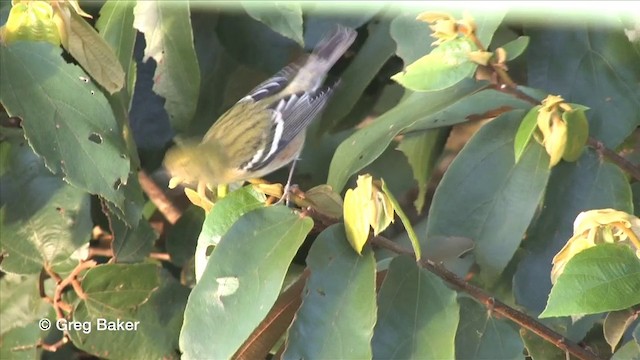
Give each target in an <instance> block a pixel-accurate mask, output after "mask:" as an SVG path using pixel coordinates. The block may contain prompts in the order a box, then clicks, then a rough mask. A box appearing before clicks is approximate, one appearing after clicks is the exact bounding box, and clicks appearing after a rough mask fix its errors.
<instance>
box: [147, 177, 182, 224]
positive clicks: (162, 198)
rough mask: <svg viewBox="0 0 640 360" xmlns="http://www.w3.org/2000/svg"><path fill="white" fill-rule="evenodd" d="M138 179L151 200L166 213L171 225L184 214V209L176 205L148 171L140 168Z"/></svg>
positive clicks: (159, 209) (163, 213)
mask: <svg viewBox="0 0 640 360" xmlns="http://www.w3.org/2000/svg"><path fill="white" fill-rule="evenodd" d="M138 180H139V181H140V186H141V187H142V190H143V191H144V192H145V193H146V194H147V196H149V200H151V202H153V203H154V204H155V205H156V206H157V207H158V211H160V212H161V213H162V215H164V217H165V218H166V219H167V221H168V222H169V223H170V224H171V225H173V224H175V223H176V222H177V221H178V219H179V218H180V217H181V216H182V211H181V210H180V209H179V208H178V207H176V206H175V204H174V203H173V202H172V201H171V200H170V199H169V198H168V197H167V195H166V194H165V193H164V191H162V189H161V188H160V187H159V186H158V184H156V183H155V181H153V179H152V178H151V177H149V175H147V173H146V172H144V171H142V170H140V172H138Z"/></svg>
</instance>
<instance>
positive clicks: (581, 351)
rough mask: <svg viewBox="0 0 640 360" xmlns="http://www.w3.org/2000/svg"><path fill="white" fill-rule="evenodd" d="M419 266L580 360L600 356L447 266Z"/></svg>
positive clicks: (386, 244) (394, 247)
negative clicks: (465, 278) (492, 294)
mask: <svg viewBox="0 0 640 360" xmlns="http://www.w3.org/2000/svg"><path fill="white" fill-rule="evenodd" d="M371 242H372V244H375V245H377V246H380V247H383V248H385V249H387V250H390V251H392V252H394V253H396V254H401V255H407V256H411V257H413V258H414V259H415V255H414V253H413V251H411V250H409V249H406V248H404V247H402V246H400V245H398V244H396V243H394V242H393V241H390V240H388V239H385V238H383V237H380V236H376V237H374V238H373V239H372V240H371ZM418 265H419V266H420V267H422V268H424V269H426V270H428V271H429V272H431V273H433V274H435V275H436V276H438V277H439V278H441V279H442V280H444V281H445V282H447V283H448V284H450V285H452V286H453V287H455V288H456V289H458V290H460V291H463V292H465V293H467V294H469V295H471V297H473V298H474V299H475V300H476V301H478V302H479V303H481V304H483V305H485V306H486V307H487V308H488V309H489V310H491V311H492V312H494V313H496V314H499V315H501V316H503V317H505V318H507V319H509V320H511V321H513V322H514V323H516V324H518V325H519V326H521V327H523V328H525V329H527V330H528V331H530V332H532V333H534V334H536V335H538V336H540V337H541V338H543V339H544V340H546V341H548V342H550V343H552V344H554V345H555V346H556V347H558V348H559V349H562V350H564V351H565V352H566V353H568V354H570V355H573V356H575V357H577V358H578V359H588V360H592V359H598V356H597V355H595V354H594V353H592V352H591V351H589V350H587V349H585V348H583V347H581V346H579V345H578V344H576V343H574V342H572V341H571V340H569V339H567V338H565V337H564V336H562V335H561V334H559V333H557V332H556V331H554V330H552V329H550V328H548V327H546V326H545V325H543V324H542V323H540V322H539V321H537V320H536V319H534V318H533V317H531V316H529V315H527V314H525V313H523V312H521V311H518V310H516V309H514V308H512V307H510V306H509V305H507V304H505V303H503V302H502V301H500V300H498V299H496V298H494V297H493V296H491V295H489V294H487V293H486V292H485V291H484V290H482V289H481V288H479V287H477V286H475V285H472V284H470V283H468V282H466V281H464V280H463V279H461V278H460V277H458V276H457V275H456V274H454V273H452V272H451V271H449V270H447V269H446V268H445V267H444V266H442V265H440V264H437V263H435V262H433V261H431V260H428V259H425V258H423V259H422V260H420V261H419V262H418Z"/></svg>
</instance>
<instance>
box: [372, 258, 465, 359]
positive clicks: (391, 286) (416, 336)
mask: <svg viewBox="0 0 640 360" xmlns="http://www.w3.org/2000/svg"><path fill="white" fill-rule="evenodd" d="M458 311H459V306H458V302H457V301H456V292H455V291H453V290H451V289H449V288H448V287H447V286H445V285H444V284H443V282H442V280H441V279H440V278H438V277H437V276H435V275H433V274H431V273H430V272H428V271H426V270H424V269H421V268H419V267H418V266H417V264H416V262H415V261H414V260H413V259H410V258H408V257H406V256H398V257H396V258H394V259H393V260H392V261H391V264H390V265H389V270H388V272H387V276H386V277H385V279H384V282H383V283H382V287H381V288H380V293H379V294H378V321H377V323H376V327H375V331H374V335H373V339H372V347H373V355H374V358H376V359H453V358H455V357H456V356H455V355H454V354H455V350H454V337H455V332H456V328H457V327H458V320H459V315H458ZM456 355H457V354H456Z"/></svg>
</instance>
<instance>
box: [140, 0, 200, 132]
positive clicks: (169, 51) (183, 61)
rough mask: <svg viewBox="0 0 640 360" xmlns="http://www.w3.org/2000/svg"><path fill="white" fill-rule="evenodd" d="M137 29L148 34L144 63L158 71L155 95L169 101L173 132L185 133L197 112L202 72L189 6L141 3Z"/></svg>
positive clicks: (166, 3) (166, 105)
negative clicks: (152, 64)
mask: <svg viewBox="0 0 640 360" xmlns="http://www.w3.org/2000/svg"><path fill="white" fill-rule="evenodd" d="M134 15H135V20H134V22H133V26H134V27H135V28H136V29H138V30H139V31H140V32H142V33H144V36H145V42H146V48H145V50H144V59H143V61H147V60H148V59H149V58H153V59H154V60H155V61H156V64H157V67H156V71H155V74H154V84H153V91H154V92H155V93H156V94H158V95H160V96H162V97H164V98H165V99H166V102H165V109H166V110H167V113H168V114H169V120H170V121H171V125H172V126H173V128H174V129H175V130H176V131H178V132H180V131H185V130H186V129H187V128H188V126H189V124H190V123H191V121H192V120H193V115H194V114H195V111H196V105H197V102H198V94H199V92H200V68H199V66H198V59H197V58H196V53H195V50H194V47H193V33H192V29H191V17H190V13H189V3H188V2H186V1H185V2H174V3H168V2H164V1H138V2H137V3H136V7H135V9H134Z"/></svg>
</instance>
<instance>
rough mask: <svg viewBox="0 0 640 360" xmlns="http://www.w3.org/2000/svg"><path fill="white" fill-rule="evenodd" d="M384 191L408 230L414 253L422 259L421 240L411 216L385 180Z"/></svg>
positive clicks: (417, 259) (417, 258) (418, 258)
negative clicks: (405, 211)
mask: <svg viewBox="0 0 640 360" xmlns="http://www.w3.org/2000/svg"><path fill="white" fill-rule="evenodd" d="M382 191H383V192H384V194H385V195H386V196H387V197H388V200H389V202H390V203H391V205H393V210H394V211H395V213H396V214H397V215H398V217H399V218H400V221H402V225H403V226H404V228H405V230H407V236H408V237H409V240H410V241H411V247H412V248H413V253H414V254H415V257H416V261H420V259H422V250H421V249H420V240H419V239H418V235H416V232H415V230H414V229H413V226H412V225H411V221H410V220H409V217H407V215H406V214H405V213H404V211H403V210H402V207H401V206H400V203H398V200H396V198H395V197H394V196H393V193H391V191H390V190H389V188H388V187H387V183H385V182H384V181H383V182H382ZM374 234H375V233H374Z"/></svg>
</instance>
